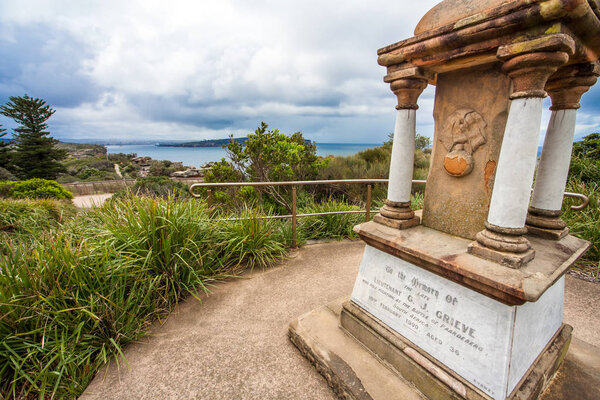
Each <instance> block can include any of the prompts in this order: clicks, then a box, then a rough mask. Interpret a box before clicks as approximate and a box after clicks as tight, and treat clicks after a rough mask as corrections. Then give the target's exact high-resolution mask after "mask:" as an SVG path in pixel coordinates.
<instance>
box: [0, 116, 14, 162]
mask: <svg viewBox="0 0 600 400" xmlns="http://www.w3.org/2000/svg"><path fill="white" fill-rule="evenodd" d="M7 133H8V132H6V129H4V128H3V127H2V125H0V138H3V137H4V136H6V134H7ZM9 146H10V143H9V142H8V141H6V140H0V168H3V169H5V170H9V169H11V166H10V156H11V154H10V147H9Z"/></svg>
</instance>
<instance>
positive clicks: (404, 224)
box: [373, 214, 421, 229]
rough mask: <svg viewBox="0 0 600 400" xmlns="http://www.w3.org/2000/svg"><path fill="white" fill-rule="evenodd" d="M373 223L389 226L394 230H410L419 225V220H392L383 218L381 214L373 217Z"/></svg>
mask: <svg viewBox="0 0 600 400" xmlns="http://www.w3.org/2000/svg"><path fill="white" fill-rule="evenodd" d="M373 221H374V222H377V223H378V224H381V225H385V226H389V227H390V228H395V229H407V228H412V227H413V226H417V225H419V224H420V223H421V219H420V218H419V217H417V216H414V217H412V218H411V219H392V218H388V217H384V216H383V215H381V214H377V215H376V216H374V217H373Z"/></svg>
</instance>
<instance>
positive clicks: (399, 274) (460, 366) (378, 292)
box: [351, 246, 564, 400]
mask: <svg viewBox="0 0 600 400" xmlns="http://www.w3.org/2000/svg"><path fill="white" fill-rule="evenodd" d="M563 285H564V280H563V279H561V280H560V281H559V282H557V283H556V284H555V285H554V287H553V288H551V289H549V290H548V292H547V293H545V294H544V295H543V296H542V297H541V298H540V299H539V300H538V301H537V302H535V303H526V304H525V305H523V306H508V305H505V304H502V303H500V302H498V301H495V300H493V299H491V298H489V297H486V296H484V295H482V294H480V293H478V292H475V291H473V290H471V289H469V288H466V287H464V286H461V285H459V284H457V283H454V282H452V281H449V280H447V279H444V278H442V277H440V276H438V275H435V274H433V273H431V272H429V271H426V270H424V269H422V268H420V267H417V266H415V265H413V264H411V263H409V262H407V261H404V260H402V259H399V258H397V257H394V256H391V255H389V254H387V253H384V252H382V251H380V250H377V249H375V248H373V247H371V246H366V249H365V254H364V256H363V260H362V262H361V266H360V271H359V273H358V277H357V279H356V283H355V285H354V290H353V292H352V298H351V300H352V301H353V302H354V303H356V304H357V305H359V306H360V307H362V308H363V309H364V310H366V311H367V312H369V313H370V314H372V315H373V316H375V317H376V318H378V319H379V320H381V321H382V322H383V323H385V324H386V325H388V326H389V327H390V328H391V329H393V330H395V331H396V332H398V333H399V334H401V335H402V336H404V337H405V338H406V339H408V340H410V341H411V342H412V343H413V344H415V345H416V346H417V347H419V348H421V349H422V350H424V351H425V352H427V353H428V354H430V355H431V356H432V357H434V358H435V359H437V360H438V361H440V362H441V363H442V364H444V365H446V366H447V367H449V368H450V369H451V370H453V371H454V372H456V373H457V374H458V375H460V376H462V377H463V378H464V379H466V380H467V381H469V382H471V383H472V384H473V385H474V386H476V387H477V388H479V389H480V390H482V391H483V392H484V393H486V394H488V395H489V396H491V397H492V398H494V399H502V400H504V399H505V398H506V397H507V396H508V395H509V394H510V392H511V391H512V389H513V388H514V387H515V386H516V384H517V383H518V381H519V380H520V379H521V378H522V376H523V375H524V374H525V372H526V369H527V368H523V365H528V364H527V363H528V362H529V361H530V360H531V361H532V360H533V359H535V358H536V357H537V355H538V354H539V353H540V352H541V350H542V349H543V348H544V347H545V345H546V344H547V343H548V341H549V340H550V339H551V338H552V336H553V335H554V334H555V333H556V331H557V330H558V328H559V327H560V326H561V324H562V300H563V293H564V292H563V290H564V286H563ZM520 308H522V311H521V312H519V309H520ZM537 312H543V313H544V314H542V315H543V317H541V318H540V319H539V322H537V321H536V320H535V319H534V320H533V321H532V320H531V319H529V321H527V319H526V318H522V317H521V315H520V314H523V313H526V314H529V315H532V314H533V315H535V313H537ZM519 321H522V323H519ZM515 324H519V326H515ZM515 335H517V336H518V337H515ZM513 341H516V342H518V346H516V347H518V348H519V354H517V355H515V357H514V358H515V359H517V360H518V361H521V360H523V361H525V360H527V361H525V362H518V363H517V365H511V358H513V355H514V350H515V349H513V345H512V344H513ZM521 364H522V365H521ZM511 369H512V371H511ZM509 378H510V379H509Z"/></svg>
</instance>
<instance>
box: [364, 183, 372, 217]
mask: <svg viewBox="0 0 600 400" xmlns="http://www.w3.org/2000/svg"><path fill="white" fill-rule="evenodd" d="M372 190H373V185H371V184H370V183H369V184H368V185H367V209H366V213H365V214H366V215H365V221H366V222H369V220H370V219H371V191H372Z"/></svg>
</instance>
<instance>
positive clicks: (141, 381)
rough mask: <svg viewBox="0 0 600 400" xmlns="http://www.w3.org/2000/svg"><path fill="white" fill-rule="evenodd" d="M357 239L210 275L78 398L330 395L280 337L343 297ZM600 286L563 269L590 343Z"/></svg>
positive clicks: (579, 326) (571, 319) (570, 319)
mask: <svg viewBox="0 0 600 400" xmlns="http://www.w3.org/2000/svg"><path fill="white" fill-rule="evenodd" d="M363 249H364V243H362V242H360V241H356V242H349V241H346V242H336V243H327V244H314V245H309V246H304V247H302V248H301V249H300V250H298V252H297V254H296V256H295V257H293V258H290V259H289V260H286V261H285V262H283V263H282V264H280V265H279V266H276V267H274V268H271V269H269V270H267V271H255V272H252V273H249V274H247V275H246V276H244V277H243V278H238V279H233V280H230V281H228V282H223V283H219V284H217V285H216V286H214V287H213V288H212V292H211V293H210V294H203V295H202V296H201V298H202V302H200V301H198V300H196V299H194V298H189V299H187V300H186V301H184V302H182V303H181V304H180V305H179V307H178V309H177V310H176V311H175V312H174V313H172V314H171V315H170V316H169V318H168V320H167V321H166V323H164V324H163V325H156V326H155V327H154V328H153V330H152V333H151V335H150V336H148V337H147V338H145V339H144V340H143V341H142V342H141V343H134V344H131V345H129V346H127V348H126V349H125V356H126V358H127V361H128V363H129V368H128V367H127V366H125V364H124V363H120V368H119V367H117V365H116V363H114V362H113V363H112V364H111V365H110V366H109V367H108V368H107V369H105V370H103V371H101V372H99V373H98V375H97V376H96V378H95V379H94V381H93V382H92V383H91V384H90V386H89V387H88V389H87V390H86V392H85V393H84V394H83V396H81V399H85V400H92V399H106V400H109V399H332V400H333V399H334V396H333V392H331V390H330V389H329V388H328V386H327V384H326V382H325V380H324V379H323V378H322V377H321V376H320V375H319V374H318V373H317V371H316V370H315V369H314V368H313V367H312V366H311V365H310V364H309V362H308V361H307V360H305V359H304V358H303V357H302V356H301V355H300V353H299V352H298V350H297V349H296V348H295V347H294V346H293V345H292V344H291V343H290V341H289V339H288V337H287V331H288V324H289V323H290V321H291V320H292V319H294V318H296V317H298V316H300V315H301V314H304V313H306V312H308V311H311V310H313V309H315V308H317V307H320V306H322V305H324V304H327V303H328V302H330V301H332V300H335V299H337V298H340V297H342V296H349V294H350V293H351V291H352V286H353V284H354V279H355V277H356V274H357V272H358V267H359V263H360V260H361V257H362V253H363ZM599 295H600V285H598V284H594V283H589V282H584V281H582V280H578V279H575V278H573V277H571V276H567V277H566V297H565V322H566V323H569V324H571V325H573V327H574V336H575V337H577V338H579V339H582V340H584V341H586V342H588V343H591V344H593V345H595V346H600V332H598V327H599V326H600V315H599V314H598V313H597V312H593V311H592V310H593V309H594V308H593V303H594V301H595V299H598V298H599Z"/></svg>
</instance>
